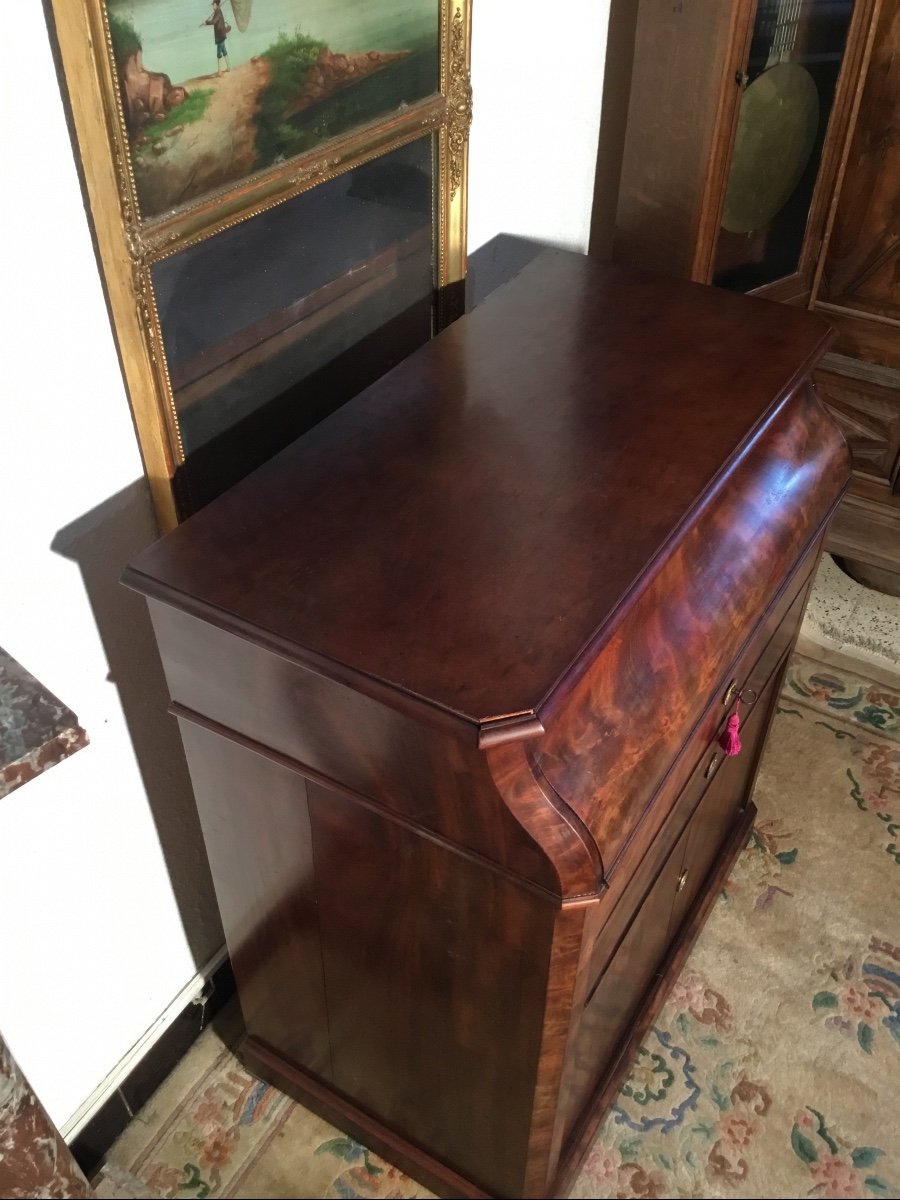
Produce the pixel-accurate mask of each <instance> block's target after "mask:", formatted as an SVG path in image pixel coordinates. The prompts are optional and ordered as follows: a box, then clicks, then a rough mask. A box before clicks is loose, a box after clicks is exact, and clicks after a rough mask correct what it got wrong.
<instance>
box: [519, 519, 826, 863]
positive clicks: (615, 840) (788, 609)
mask: <svg viewBox="0 0 900 1200" xmlns="http://www.w3.org/2000/svg"><path fill="white" fill-rule="evenodd" d="M820 550H821V540H820V541H817V542H816V544H815V546H812V547H811V548H810V550H809V551H808V553H806V554H805V556H804V558H803V559H802V562H800V563H799V564H798V568H797V570H796V571H794V572H793V575H792V576H791V577H790V578H788V581H787V582H786V584H785V587H784V588H782V590H781V593H780V595H779V596H778V599H776V600H775V602H774V604H773V605H772V608H770V610H769V612H768V613H767V614H766V617H764V619H763V620H762V623H761V624H760V626H758V628H757V630H756V632H755V636H754V637H752V638H751V640H750V641H749V643H748V644H746V646H745V647H744V648H743V649H742V652H740V653H739V655H738V656H737V658H736V659H734V661H733V662H732V664H731V665H730V666H728V667H727V670H725V671H724V672H722V673H721V674H720V676H719V678H718V679H716V683H715V685H714V686H709V688H707V689H706V690H704V691H698V692H697V694H695V696H694V697H692V706H694V722H695V724H694V727H692V728H691V730H690V732H689V734H688V737H686V738H685V740H684V744H683V745H682V746H680V748H679V749H678V751H677V754H676V755H673V756H672V757H670V758H668V760H667V762H665V763H664V761H662V760H661V758H660V755H659V748H660V745H661V744H662V743H661V742H658V740H655V739H656V737H658V734H656V733H655V728H656V726H661V727H662V730H664V736H665V732H666V731H667V728H668V726H670V725H671V724H673V722H674V721H683V722H685V724H686V715H685V714H684V713H683V712H682V710H680V709H678V710H677V712H674V713H673V714H670V713H667V712H666V706H667V703H668V701H667V697H665V696H662V697H661V698H660V701H659V703H658V706H656V709H655V710H654V712H652V713H650V712H648V713H647V718H646V719H647V722H648V733H647V738H648V746H647V754H646V758H647V761H646V762H644V761H642V757H641V756H642V754H643V751H642V750H641V748H636V750H635V752H634V755H632V758H631V760H626V763H625V767H624V769H613V772H612V779H613V780H614V784H616V786H617V788H618V791H617V792H616V794H614V796H612V794H607V793H608V792H610V787H608V785H607V782H606V779H605V776H604V775H598V774H596V773H595V772H594V770H584V772H583V778H584V779H587V780H588V781H590V780H594V786H593V792H592V794H590V797H589V798H586V799H584V800H582V802H580V800H578V794H580V793H583V791H584V786H583V782H582V781H581V780H578V778H577V775H576V774H575V773H574V772H572V773H571V774H568V775H566V778H568V779H569V780H570V784H571V786H572V787H575V794H574V796H572V794H571V793H569V792H566V791H564V790H563V787H562V784H560V781H559V776H558V774H557V775H554V774H553V769H552V768H553V766H554V760H553V758H552V757H551V758H547V757H545V758H542V760H541V769H542V770H544V772H545V773H546V774H547V778H548V779H550V780H551V782H553V785H554V786H556V787H557V791H558V792H559V794H560V796H562V797H563V799H565V800H566V803H569V804H571V806H572V808H574V809H575V810H576V811H577V812H578V814H580V815H583V812H584V811H589V812H590V814H592V821H593V824H592V826H590V828H592V830H596V829H599V828H604V829H605V830H606V834H605V840H604V841H601V842H600V853H601V858H602V864H604V876H605V878H606V880H607V882H612V878H613V876H614V875H616V874H617V871H619V870H622V869H625V870H628V866H626V865H625V864H626V863H628V860H629V859H630V858H631V857H632V853H631V852H632V844H634V842H635V841H641V842H643V845H647V844H648V842H649V841H650V839H652V838H653V836H654V833H655V829H654V828H653V826H654V814H655V828H656V829H659V826H660V824H661V821H662V820H664V818H665V816H666V814H667V812H670V811H671V809H672V805H673V803H674V798H676V797H678V796H680V794H682V793H683V790H684V788H685V786H686V785H688V782H689V781H691V782H692V784H694V787H695V793H694V794H695V802H696V797H697V791H696V788H700V790H701V791H702V787H703V786H704V784H706V780H704V778H703V774H702V772H701V770H700V769H698V768H700V766H701V763H702V764H703V768H704V769H706V763H707V762H708V758H707V750H708V748H709V746H710V745H714V743H715V739H716V737H718V736H719V733H720V732H721V730H722V728H724V726H725V721H726V719H727V715H728V700H730V697H732V696H733V694H734V691H737V692H740V694H742V696H744V697H751V696H754V695H755V696H757V697H758V696H761V694H762V691H763V689H764V686H766V684H767V682H768V680H769V678H770V677H772V673H773V671H774V670H775V667H776V665H778V664H779V661H780V660H781V659H782V658H784V656H785V654H786V653H787V652H788V650H790V648H791V647H792V646H793V642H794V640H796V637H797V632H798V630H799V626H800V622H802V619H803V612H804V608H805V606H806V599H808V595H809V590H810V587H811V584H812V577H814V571H815V566H816V563H817V562H818V556H820ZM701 706H703V707H702V708H701ZM757 707H760V701H758V698H757V700H755V701H752V702H750V703H742V706H740V709H742V720H744V719H746V718H748V716H749V713H750V712H751V710H754V709H755V708H757ZM586 720H588V721H589V718H588V719H586ZM601 726H602V721H595V722H593V724H592V725H590V726H588V728H589V733H590V737H592V738H593V737H594V736H596V731H598V730H600V728H601ZM575 744H577V742H574V743H572V745H575ZM556 766H557V767H558V766H559V763H558V762H556ZM665 768H667V769H665ZM623 776H624V778H623ZM629 776H630V778H629ZM692 776H694V778H692ZM641 781H646V784H647V790H646V791H643V792H642V791H641V788H640V787H638V786H637V785H638V784H640V782H641ZM598 782H599V786H598ZM624 809H628V823H625V822H624V821H623V820H622V816H623V815H624V814H623V810H624Z"/></svg>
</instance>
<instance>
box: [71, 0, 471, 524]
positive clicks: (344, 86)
mask: <svg viewBox="0 0 900 1200" xmlns="http://www.w3.org/2000/svg"><path fill="white" fill-rule="evenodd" d="M50 8H51V11H52V15H53V22H54V25H55V33H56V39H57V45H58V61H59V64H60V67H61V74H62V76H63V83H64V95H65V96H66V98H67V101H68V106H69V110H70V115H71V125H72V128H73V133H74V141H75V143H76V151H77V157H78V158H79V160H80V167H81V173H82V179H83V184H84V188H85V191H86V196H87V200H88V205H89V210H90V214H91V218H92V223H93V227H94V233H95V243H96V247H97V252H98V258H99V261H100V266H101V271H102V274H103V276H104V281H105V284H106V291H107V296H108V300H109V307H110V313H111V319H112V324H113V328H114V332H115V335H116V339H117V343H118V348H119V353H120V359H121V363H122V369H123V375H124V378H125V382H126V388H127V391H128V395H129V400H130V403H131V407H132V411H133V415H134V419H135V426H136V431H137V435H138V440H139V443H140V447H141V452H142V456H143V461H144V466H145V470H146V473H147V476H148V479H149V483H150V489H151V494H152V497H153V501H154V505H155V509H156V513H157V517H158V520H159V524H160V527H161V529H162V530H164V531H165V530H167V529H169V528H171V527H172V526H173V525H175V524H177V523H178V521H179V520H181V519H183V518H184V517H185V516H186V515H189V512H190V511H191V507H192V504H191V503H190V502H188V501H186V500H185V496H186V494H187V493H186V492H185V491H184V489H183V488H182V490H181V492H180V493H179V489H178V486H177V481H178V477H179V475H181V476H184V474H185V469H184V468H185V463H186V457H187V455H186V449H185V438H184V436H183V418H184V413H183V412H182V411H180V410H179V400H178V393H177V387H175V388H173V379H172V371H171V370H170V366H171V360H172V337H171V331H170V329H169V328H167V327H166V320H165V314H163V319H162V321H161V316H160V304H159V302H158V301H159V297H158V295H157V292H158V287H159V280H160V278H161V276H162V275H163V274H165V271H164V269H163V266H162V264H165V263H166V262H167V261H169V260H173V259H176V258H177V257H178V256H181V255H184V256H187V255H188V254H189V253H190V252H191V251H192V250H193V249H194V248H196V247H200V246H201V244H203V243H207V242H210V241H211V239H216V242H215V243H213V244H211V245H210V247H209V249H210V251H211V253H212V256H213V257H215V254H216V247H217V245H218V242H219V240H221V242H222V245H223V246H224V245H225V241H224V236H223V235H226V234H227V233H228V232H229V231H233V230H235V229H237V228H238V227H240V226H242V225H245V224H246V225H247V228H248V231H253V236H252V237H251V234H250V232H248V236H247V239H246V241H247V244H248V245H249V244H251V243H252V244H253V246H254V247H255V253H256V254H257V255H259V254H260V253H261V254H262V255H263V256H265V254H266V244H265V242H264V240H263V241H261V240H260V230H261V229H263V227H264V215H265V214H266V213H268V212H269V211H270V210H272V209H275V208H277V207H279V206H286V205H290V203H291V202H292V201H294V200H295V198H297V197H299V196H301V195H302V194H303V193H305V192H308V191H310V190H311V189H314V188H317V187H319V186H320V185H323V184H327V183H329V181H333V180H337V179H339V178H340V177H342V176H345V175H347V176H348V178H349V179H350V180H353V181H356V180H357V179H358V180H359V181H360V183H366V179H365V178H364V176H365V172H362V173H361V169H362V168H363V167H365V166H366V164H370V163H374V162H376V160H379V161H380V160H381V159H384V161H385V163H391V162H394V160H395V159H397V158H398V157H399V158H401V159H402V158H403V155H402V154H401V153H400V151H401V150H402V148H403V147H408V146H412V145H413V144H418V145H423V144H424V140H425V139H429V144H430V145H431V146H432V147H433V155H432V157H433V169H430V170H429V172H428V176H429V179H430V181H431V183H430V186H431V187H432V189H433V196H432V207H431V210H430V214H429V216H430V220H431V224H432V234H433V238H432V255H433V288H434V295H435V298H437V297H440V296H441V295H442V294H447V293H450V292H452V289H453V287H454V285H457V284H458V283H459V281H461V280H462V279H463V278H464V275H465V261H466V245H465V240H466V239H465V230H466V190H467V150H468V132H469V126H470V123H471V117H472V96H471V84H470V76H469V61H470V29H471V0H367V3H366V4H360V3H359V0H317V2H316V3H314V4H312V5H310V4H309V3H305V4H304V3H302V0H220V2H217V0H198V3H196V4H190V5H188V4H185V2H184V0H50ZM188 18H190V19H188ZM376 18H377V19H376ZM242 26H243V28H241V27H242ZM245 39H246V40H245ZM419 157H421V155H420V156H419ZM401 169H406V170H408V167H405V166H404V164H403V163H402V162H401V163H400V164H399V165H398V166H397V167H396V168H395V173H396V171H398V170H401ZM401 182H402V178H401ZM354 187H355V189H356V194H359V193H360V186H358V185H357V184H356V183H353V185H352V186H350V187H349V189H346V190H349V193H350V194H351V195H352V194H354ZM339 190H340V189H339ZM323 194H324V193H323ZM310 211H311V210H310ZM310 236H314V231H311V234H310ZM417 236H418V235H417ZM406 240H407V241H409V238H408V237H407V239H406ZM260 248H261V249H260ZM207 257H209V256H207ZM185 261H187V257H186V258H185ZM170 273H171V272H170ZM395 273H396V272H395ZM338 283H339V281H337V280H335V281H334V284H333V285H331V287H332V291H333V290H334V286H336V285H337V284H338ZM319 291H320V292H321V293H322V294H323V295H326V294H330V293H328V290H327V289H319ZM306 300H307V298H306V297H303V296H298V297H297V298H296V301H295V304H294V307H296V306H297V305H299V304H302V303H303V302H306ZM436 305H437V300H436ZM285 311H288V309H287V308H286V309H285ZM291 311H292V310H291ZM220 369H221V368H220ZM176 383H177V380H176ZM195 390H196V388H195ZM230 482H231V481H230V480H226V483H230Z"/></svg>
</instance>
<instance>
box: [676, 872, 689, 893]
mask: <svg viewBox="0 0 900 1200" xmlns="http://www.w3.org/2000/svg"><path fill="white" fill-rule="evenodd" d="M687 878H688V873H687V871H682V872H681V874H680V875H679V876H678V883H677V884H676V885H675V891H676V892H680V891H682V890H683V889H684V885H685V884H686V883H687Z"/></svg>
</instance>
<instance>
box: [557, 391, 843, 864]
mask: <svg viewBox="0 0 900 1200" xmlns="http://www.w3.org/2000/svg"><path fill="white" fill-rule="evenodd" d="M846 468H847V452H846V447H845V446H844V443H843V440H842V439H841V437H840V435H839V433H838V431H837V429H836V427H835V426H834V424H833V422H832V421H831V420H830V418H827V417H826V416H825V414H824V412H823V411H822V409H821V406H820V405H819V402H818V400H817V399H816V398H815V396H814V395H813V393H812V390H811V388H806V389H804V390H803V391H802V392H798V393H797V394H796V395H795V396H794V397H793V399H792V400H791V401H790V402H788V403H787V404H786V405H785V408H784V409H783V410H782V411H781V412H780V413H779V416H778V420H777V421H776V420H774V419H773V425H772V427H771V428H770V429H769V430H767V432H766V435H765V436H762V437H761V438H760V440H759V442H758V443H756V444H755V445H754V446H753V447H752V448H751V449H750V450H749V451H748V452H747V454H746V455H745V456H744V457H743V458H742V459H741V460H740V463H739V465H738V466H737V467H736V468H735V470H734V472H733V473H732V474H731V475H729V476H728V477H727V479H726V480H724V481H723V486H722V491H721V494H714V495H712V496H711V498H710V500H709V503H708V505H707V506H706V507H705V508H704V509H703V510H702V511H700V512H698V513H696V514H694V515H693V520H692V523H691V525H690V527H689V528H688V529H686V530H685V531H684V533H683V535H682V537H681V539H680V540H679V542H678V544H677V545H675V546H673V547H672V549H671V550H670V552H669V555H668V557H666V558H664V559H663V560H662V561H661V562H660V563H659V565H658V566H657V568H656V571H655V573H654V574H652V575H649V576H647V577H646V582H645V583H644V585H643V590H642V591H641V592H640V593H638V594H637V595H636V596H635V597H634V599H633V600H631V601H630V602H629V604H628V606H627V609H626V610H625V611H623V612H622V613H621V615H620V617H619V619H618V621H617V622H616V623H614V625H613V626H612V627H611V628H610V629H609V632H608V634H607V636H606V638H605V640H604V641H603V642H602V644H600V645H598V646H597V648H596V651H595V652H594V654H593V655H592V656H591V658H590V661H589V662H587V663H586V669H585V672H584V674H582V675H580V676H573V677H572V678H571V679H566V680H564V681H562V682H561V684H560V685H559V686H558V687H557V688H556V689H555V690H554V692H553V694H552V696H551V697H550V698H549V699H548V701H547V703H546V704H545V705H544V706H542V708H541V709H540V710H539V716H540V717H541V719H542V720H543V721H544V724H545V726H546V729H547V732H546V734H545V736H544V737H543V738H542V739H541V741H540V744H539V746H538V749H537V753H538V755H539V758H540V767H541V770H542V771H543V772H544V774H545V775H546V777H547V779H548V780H549V781H550V783H551V784H552V785H553V787H554V788H555V790H556V791H557V793H558V794H559V795H560V796H561V797H562V798H563V799H564V800H565V802H566V803H567V804H568V805H569V806H570V807H571V808H572V809H573V810H574V811H575V812H576V813H577V815H578V817H579V818H580V819H581V820H582V821H583V822H584V824H585V825H586V826H587V827H588V829H590V831H591V833H592V834H593V836H594V838H595V840H596V842H597V846H598V848H599V851H600V855H601V858H602V860H603V865H604V867H605V868H606V869H607V870H608V869H609V867H610V865H611V864H612V863H613V862H614V860H615V859H616V858H617V857H618V855H619V854H620V853H621V852H622V850H623V848H624V847H625V845H626V843H627V842H628V840H629V838H630V837H631V836H632V835H633V833H634V831H635V829H636V827H637V825H638V824H639V823H640V821H641V818H642V816H643V814H644V812H645V810H646V808H647V805H648V803H649V802H650V800H651V799H652V797H653V796H654V794H655V793H656V792H657V790H658V789H659V787H660V786H661V784H662V783H663V780H664V779H665V776H666V774H667V773H668V772H669V770H670V768H671V765H672V763H673V762H674V760H675V759H676V758H677V757H678V756H679V755H680V754H681V753H682V751H683V749H684V747H685V745H686V743H687V742H688V741H689V740H690V739H691V738H692V737H693V736H694V734H695V729H696V726H697V721H698V717H700V715H701V713H702V712H703V711H704V710H705V708H706V706H707V704H709V703H710V702H711V700H712V698H713V697H715V696H716V694H717V692H718V690H719V688H720V686H721V684H722V682H723V680H724V681H725V682H727V680H728V677H729V676H728V672H729V671H730V670H731V669H732V666H733V664H734V663H735V662H736V660H737V659H738V658H739V657H740V655H741V654H742V652H743V650H744V648H745V647H746V645H747V644H748V642H749V641H750V640H751V639H753V638H754V637H755V636H756V635H757V634H758V633H759V630H760V626H761V624H762V622H764V621H766V620H767V619H768V617H769V613H770V610H771V608H772V607H773V596H776V597H777V598H776V599H775V601H774V604H775V605H777V604H780V603H784V604H786V607H788V608H789V607H790V606H791V604H792V603H793V601H794V599H795V597H796V595H797V590H798V588H799V587H800V585H801V582H802V579H803V576H802V575H799V574H798V570H797V568H798V566H799V560H800V559H801V558H802V557H803V556H804V555H805V553H806V551H807V550H808V549H809V548H810V546H813V545H814V544H815V543H816V542H818V541H819V540H820V538H821V536H822V533H823V531H824V527H825V523H826V521H827V519H828V518H829V516H830V515H831V511H832V509H833V507H834V505H835V504H836V502H837V500H838V499H839V498H840V495H841V493H842V491H843V488H844V486H845V483H846V478H847V469H846ZM788 501H790V503H788ZM810 565H812V564H810ZM698 749H699V746H698ZM689 769H690V768H689Z"/></svg>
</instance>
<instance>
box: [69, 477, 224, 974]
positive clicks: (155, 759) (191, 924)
mask: <svg viewBox="0 0 900 1200" xmlns="http://www.w3.org/2000/svg"><path fill="white" fill-rule="evenodd" d="M158 536H159V534H158V532H157V528H156V522H155V520H154V517H153V511H152V508H151V504H150V494H149V491H148V488H147V483H146V481H145V480H143V479H140V480H136V481H135V482H134V483H133V484H131V485H129V486H128V487H127V488H124V489H123V490H122V491H121V492H118V493H117V494H116V495H115V496H112V497H110V499H109V500H105V501H104V502H103V503H102V504H100V505H98V506H97V507H96V508H93V509H91V511H90V512H87V513H85V514H84V515H83V516H81V517H79V518H78V519H77V520H75V521H73V522H72V523H71V524H70V525H67V526H66V527H65V528H64V529H61V530H60V531H59V532H58V533H57V535H56V537H55V538H54V539H53V542H52V544H51V549H52V550H54V551H55V552H56V553H57V554H61V555H62V556H63V557H64V558H68V559H71V560H72V561H73V562H75V563H77V564H78V566H79V568H80V570H81V575H82V578H83V580H84V586H85V589H86V591H87V595H88V598H89V600H90V603H91V608H92V609H93V613H94V620H95V621H96V623H97V629H98V631H99V633H100V638H101V641H102V643H103V649H104V652H105V654H106V660H107V662H108V664H109V670H110V674H109V678H110V680H111V681H112V682H113V683H114V684H115V685H116V687H117V689H118V692H119V699H120V701H121V704H122V709H123V711H124V713H125V720H126V723H127V727H128V733H129V737H130V738H131V744H132V746H133V748H134V753H135V757H136V758H137V762H138V767H139V769H140V772H141V777H142V779H143V783H144V788H145V790H146V793H147V799H148V802H149V804H150V810H151V812H152V814H153V820H154V822H155V824H156V829H157V833H158V834H159V840H160V844H161V846H162V850H163V855H164V857H165V861H166V866H167V868H168V872H169V878H170V880H171V882H172V889H173V891H174V893H175V899H176V902H177V904H178V909H179V912H180V914H181V921H182V924H183V925H184V931H185V935H186V937H187V941H188V945H189V946H190V948H191V953H192V954H193V957H194V962H195V963H196V965H197V966H202V964H203V963H205V962H206V961H207V960H208V959H209V958H211V957H212V955H213V954H215V953H216V951H217V950H218V949H219V948H220V947H221V946H222V944H223V943H224V941H225V937H224V934H223V933H222V924H221V921H220V919H219V911H218V906H217V904H216V898H215V893H214V891H213V884H212V879H211V877H210V873H209V867H208V865H207V860H206V851H205V849H204V846H203V837H202V834H201V832H200V822H199V819H198V817H197V812H196V809H195V807H194V796H193V791H192V789H191V781H190V776H189V774H188V769H187V763H186V762H185V758H184V750H183V749H182V745H181V738H180V736H179V733H178V727H177V725H176V723H175V719H174V717H170V716H169V715H168V712H167V705H168V691H167V688H166V681H165V677H164V675H163V670H162V665H161V663H160V661H159V654H158V652H157V649H156V639H155V638H154V635H153V628H152V626H151V624H150V616H149V613H148V611H147V605H146V602H145V601H144V599H143V597H141V596H138V595H136V594H135V593H134V592H131V591H129V590H128V589H127V588H125V587H123V586H122V584H121V583H120V582H119V578H120V576H121V574H122V571H123V569H124V567H125V565H126V563H127V562H128V560H129V559H130V558H132V557H133V556H134V555H135V554H137V553H138V551H139V550H142V549H144V547H145V546H148V545H149V544H150V542H152V541H154V540H155V539H156V538H157V537H158Z"/></svg>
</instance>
